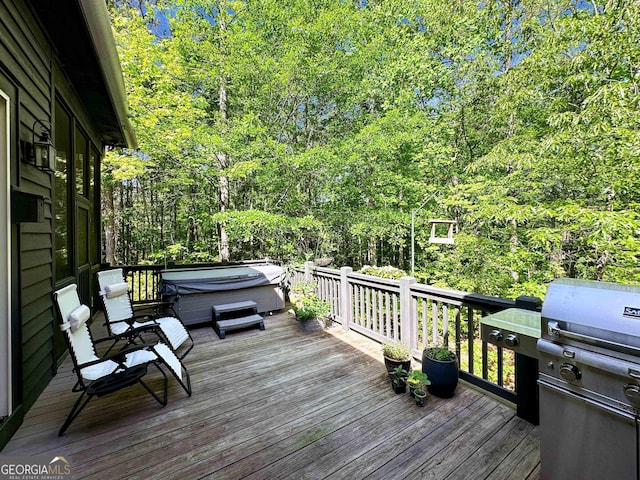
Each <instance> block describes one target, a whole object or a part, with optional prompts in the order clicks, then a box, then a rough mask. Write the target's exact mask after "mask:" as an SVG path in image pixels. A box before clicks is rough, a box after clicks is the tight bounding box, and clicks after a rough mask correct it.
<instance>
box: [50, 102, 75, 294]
mask: <svg viewBox="0 0 640 480" xmlns="http://www.w3.org/2000/svg"><path fill="white" fill-rule="evenodd" d="M55 144H56V151H57V154H56V171H55V175H54V177H55V178H54V191H55V193H54V197H55V198H54V205H53V209H54V229H55V240H54V241H55V243H54V245H55V279H56V281H58V280H62V279H63V278H66V277H69V276H71V255H70V253H69V246H70V243H69V219H70V217H69V211H68V205H69V192H68V185H69V177H68V176H69V173H70V172H69V162H70V160H71V117H70V116H69V114H68V113H67V112H66V110H65V109H64V107H63V106H62V105H61V104H60V102H59V101H58V100H56V110H55Z"/></svg>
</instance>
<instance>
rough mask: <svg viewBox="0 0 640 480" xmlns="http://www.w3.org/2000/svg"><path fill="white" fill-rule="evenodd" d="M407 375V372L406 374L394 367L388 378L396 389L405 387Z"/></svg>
mask: <svg viewBox="0 0 640 480" xmlns="http://www.w3.org/2000/svg"><path fill="white" fill-rule="evenodd" d="M408 374H409V372H407V371H406V370H405V369H404V368H402V367H396V368H394V369H393V370H391V371H390V372H389V377H390V378H391V383H392V384H393V386H394V387H397V386H402V385H405V384H406V383H407V375H408Z"/></svg>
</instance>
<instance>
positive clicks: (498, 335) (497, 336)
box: [489, 330, 502, 343]
mask: <svg viewBox="0 0 640 480" xmlns="http://www.w3.org/2000/svg"><path fill="white" fill-rule="evenodd" d="M501 340H502V332H501V331H500V330H492V331H491V333H489V341H490V342H494V343H497V342H499V341H501Z"/></svg>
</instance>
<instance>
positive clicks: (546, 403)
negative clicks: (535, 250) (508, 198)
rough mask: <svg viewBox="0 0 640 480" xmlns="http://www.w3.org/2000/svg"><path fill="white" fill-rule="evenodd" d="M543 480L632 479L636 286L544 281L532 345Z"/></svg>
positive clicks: (639, 454)
mask: <svg viewBox="0 0 640 480" xmlns="http://www.w3.org/2000/svg"><path fill="white" fill-rule="evenodd" d="M537 349H538V361H539V380H538V384H539V386H540V460H541V477H542V478H543V479H565V478H576V479H578V478H580V479H590V478H592V479H609V478H611V479H626V478H631V479H640V473H639V472H640V442H639V441H638V439H639V437H640V428H639V415H638V414H639V410H640V287H634V286H627V285H619V284H612V283H605V282H594V281H585V280H575V279H560V280H556V281H554V282H552V283H551V284H550V285H549V288H548V290H547V295H546V297H545V301H544V304H543V306H542V314H541V338H540V339H539V340H538V342H537Z"/></svg>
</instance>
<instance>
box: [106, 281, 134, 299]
mask: <svg viewBox="0 0 640 480" xmlns="http://www.w3.org/2000/svg"><path fill="white" fill-rule="evenodd" d="M128 291H129V284H128V283H127V282H121V283H114V284H112V285H107V286H106V287H104V294H105V295H106V296H107V298H116V297H119V296H120V295H124V294H126V293H127V292H128Z"/></svg>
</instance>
